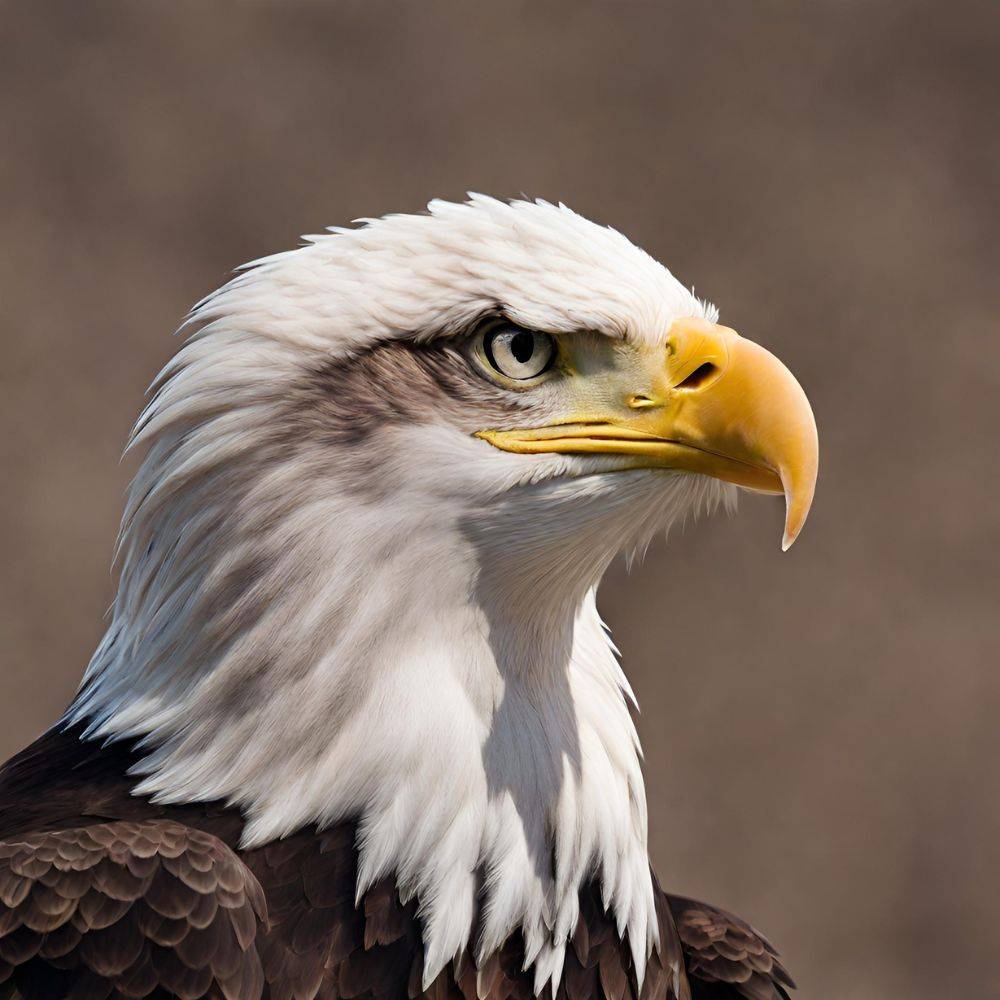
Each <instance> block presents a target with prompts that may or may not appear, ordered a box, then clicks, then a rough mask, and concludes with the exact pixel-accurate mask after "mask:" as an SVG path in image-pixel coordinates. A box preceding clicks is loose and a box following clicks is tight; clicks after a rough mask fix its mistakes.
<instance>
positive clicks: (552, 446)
mask: <svg viewBox="0 0 1000 1000" xmlns="http://www.w3.org/2000/svg"><path fill="white" fill-rule="evenodd" d="M646 367H647V368H648V367H652V368H653V369H654V370H652V371H648V372H645V373H644V377H643V378H642V384H640V385H632V386H630V387H628V388H627V389H624V390H623V391H622V392H620V393H617V392H616V393H615V395H618V397H619V398H616V399H605V400H603V401H602V405H599V406H597V408H596V411H595V412H593V413H588V414H587V415H581V416H580V417H579V418H578V419H577V418H574V419H572V420H571V421H568V422H565V423H558V424H554V425H550V426H548V427H537V428H529V429H520V430H487V431H481V432H480V433H479V436H480V437H482V438H485V439H486V440H487V441H489V442H490V443H491V444H493V445H495V446H496V447H498V448H502V449H503V450H504V451H512V452H519V453H522V454H542V453H547V452H561V453H568V454H606V455H627V456H632V457H634V458H635V459H636V460H637V461H636V462H635V464H634V466H632V467H649V468H669V469H679V470H684V471H687V472H697V473H701V474H703V475H706V476H712V477H714V478H716V479H722V480H725V481H726V482H730V483H736V484H737V485H738V486H744V487H747V488H749V489H753V490H759V491H762V492H765V493H784V495H785V532H784V538H783V540H782V549H783V550H787V549H788V548H789V546H790V545H791V544H792V542H794V541H795V538H796V536H797V535H798V533H799V531H801V529H802V525H803V524H805V520H806V516H807V515H808V513H809V508H810V506H811V504H812V499H813V492H814V490H815V486H816V472H817V468H818V463H819V446H818V440H817V435H816V422H815V420H814V419H813V414H812V409H811V408H810V406H809V401H808V399H806V395H805V393H804V392H803V391H802V387H801V386H800V385H799V383H798V382H797V381H796V380H795V378H794V377H793V375H792V374H791V372H789V370H788V369H787V368H786V367H785V366H784V365H783V364H782V363H781V362H780V361H779V360H778V359H777V358H776V357H775V356H774V355H773V354H771V353H770V352H769V351H766V350H765V349H764V348H763V347H760V346H759V345H757V344H755V343H753V342H752V341H749V340H745V339H744V338H742V337H740V336H739V334H737V333H736V332H735V331H734V330H730V329H728V328H727V327H723V326H717V325H714V324H711V323H708V322H706V321H705V320H702V319H694V318H691V319H682V320H678V321H677V322H676V323H674V325H673V327H671V330H670V333H669V335H668V338H667V347H666V354H665V357H664V355H663V354H662V353H658V355H657V356H656V358H655V360H653V359H651V360H650V363H649V364H647V365H646ZM633 381H634V377H633ZM591 409H594V406H593V404H592V403H591V404H590V405H589V406H588V410H591Z"/></svg>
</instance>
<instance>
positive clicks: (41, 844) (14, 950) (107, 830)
mask: <svg viewBox="0 0 1000 1000" xmlns="http://www.w3.org/2000/svg"><path fill="white" fill-rule="evenodd" d="M266 922H267V911H266V904H265V900H264V894H263V891H262V890H261V887H260V884H259V883H258V881H257V879H256V878H255V877H254V875H253V874H252V873H251V872H250V870H249V869H248V868H247V867H246V865H244V864H243V863H242V862H241V861H240V860H239V858H238V857H237V856H236V855H235V854H234V853H233V852H232V851H231V850H230V849H229V848H228V847H227V846H226V845H225V844H224V843H222V841H220V840H219V839H218V838H216V837H214V836H212V835H211V834H209V833H206V832H204V831H201V830H195V829H192V828H191V827H188V826H185V825H183V824H180V823H177V822H174V821H172V820H149V821H143V822H110V823H96V824H92V825H87V826H79V827H73V828H68V829H61V830H52V831H44V832H39V833H28V834H25V835H23V836H20V837H18V838H17V839H11V840H7V841H3V842H0V980H2V983H0V996H7V997H19V998H24V1000H35V998H38V1000H42V998H51V997H58V996H64V995H66V994H67V993H68V992H72V993H73V995H77V994H78V993H80V992H81V990H82V991H83V992H84V993H86V995H90V994H91V993H93V995H95V996H109V995H114V996H121V997H143V996H148V995H150V994H153V993H166V994H168V995H172V996H177V997H201V996H206V995H217V996H221V997H225V998H227V1000H255V998H257V997H260V995H261V993H262V991H263V988H264V977H263V970H262V967H261V962H260V957H259V955H258V951H257V947H256V939H257V937H258V935H259V934H260V932H261V929H262V928H263V927H265V926H266ZM88 985H89V989H84V987H86V986H88Z"/></svg>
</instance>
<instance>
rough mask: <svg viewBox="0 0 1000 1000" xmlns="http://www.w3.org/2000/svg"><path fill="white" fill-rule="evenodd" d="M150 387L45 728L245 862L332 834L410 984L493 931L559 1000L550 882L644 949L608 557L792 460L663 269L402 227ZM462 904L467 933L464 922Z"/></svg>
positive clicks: (497, 235)
mask: <svg viewBox="0 0 1000 1000" xmlns="http://www.w3.org/2000/svg"><path fill="white" fill-rule="evenodd" d="M187 326H188V329H189V330H191V331H193V332H192V333H191V335H190V336H189V337H188V339H187V340H186V342H185V343H184V345H183V346H182V347H181V349H180V350H179V351H178V353H177V354H176V356H175V357H174V359H173V360H172V361H171V362H170V363H169V364H168V365H167V366H166V368H165V369H164V370H163V372H161V374H160V375H159V376H158V378H157V379H156V381H155V382H154V385H153V390H152V398H151V400H150V402H149V404H148V406H147V407H146V409H145V412H144V413H143V414H142V415H141V417H140V419H139V421H138V424H137V426H136V430H135V433H134V436H133V441H132V447H133V448H140V449H144V451H145V457H144V459H143V461H142V464H141V466H140V468H139V470H138V473H137V475H136V477H135V479H134V481H133V484H132V487H131V491H130V494H129V498H128V503H127V507H126V511H125V515H124V519H123V524H122V532H121V539H120V567H121V571H120V581H119V589H118V595H117V599H116V602H115V605H114V610H113V614H112V618H111V623H110V625H109V628H108V631H107V633H106V635H105V637H104V639H103V641H102V643H101V645H100V646H99V648H98V649H97V651H96V653H95V654H94V657H93V660H92V661H91V664H90V667H89V668H88V671H87V674H86V677H85V680H84V683H83V685H82V687H81V690H80V692H79V694H78V696H77V698H76V700H75V701H74V703H73V705H72V706H71V708H70V709H69V711H68V713H67V721H68V722H74V723H83V724H85V725H86V727H87V729H86V732H87V734H88V736H90V737H92V738H96V739H124V738H135V739H139V740H140V741H141V743H140V746H141V747H142V748H143V751H144V753H145V757H144V759H143V760H142V763H141V764H140V765H139V768H138V772H139V773H138V775H137V778H136V782H137V784H136V788H135V791H136V793H137V794H146V795H151V796H154V797H155V798H156V799H157V800H159V801H164V802H190V801H199V800H206V799H223V800H226V801H228V802H230V803H231V804H233V805H236V806H238V807H239V808H240V809H242V810H243V812H244V815H245V817H246V827H245V831H244V843H245V844H247V845H253V844H259V843H263V842H266V841H267V840H269V839H272V838H274V837H278V836H282V835H284V834H287V833H290V832H292V831H294V830H296V829H299V828H300V827H302V826H303V825H306V824H316V825H318V826H320V827H322V826H324V825H327V824H330V823H334V822H339V821H342V820H346V819H350V820H354V821H356V822H357V824H358V831H359V834H358V838H359V839H358V848H359V852H360V864H359V873H358V892H359V893H361V892H363V891H364V889H365V888H366V887H368V886H370V885H371V884H372V883H373V882H374V881H375V880H376V879H378V878H381V877H383V876H385V875H387V874H391V875H393V877H394V878H395V879H396V883H397V885H398V886H399V888H400V892H401V894H402V895H403V897H404V898H410V897H416V898H417V899H418V900H419V905H420V912H421V916H422V919H423V923H424V927H425V940H426V947H427V954H426V958H425V978H426V979H427V981H428V982H430V981H431V980H432V979H433V977H434V975H436V974H437V971H438V970H439V969H440V968H441V967H442V966H443V964H444V963H445V962H447V961H448V960H449V959H451V958H452V957H453V956H454V955H456V954H458V953H460V952H461V950H462V949H463V948H465V947H466V946H470V934H471V933H472V928H473V926H477V927H478V928H479V929H478V932H477V933H478V935H479V938H478V940H477V941H475V942H471V945H472V946H474V947H475V948H476V949H478V951H479V953H481V954H490V953H491V950H493V949H495V948H496V947H497V946H498V942H500V943H502V942H503V940H505V939H506V937H507V936H508V935H509V934H511V933H513V932H514V931H518V930H520V931H521V932H522V933H523V935H524V940H525V949H526V956H527V960H528V961H529V963H535V967H536V977H537V982H538V983H540V984H544V983H545V982H546V981H549V980H552V981H553V982H555V981H557V980H558V976H559V970H560V968H561V961H562V952H563V949H564V948H565V944H566V941H567V939H568V937H569V935H570V933H571V931H572V929H573V927H574V926H575V922H576V918H577V913H578V898H579V889H580V887H581V885H582V884H583V883H584V882H585V881H587V880H589V879H593V880H596V881H598V882H599V883H600V885H601V891H602V893H603V896H604V899H605V902H606V904H607V906H608V908H609V910H611V911H612V912H613V913H614V914H615V917H616V920H617V921H618V925H619V929H620V930H621V931H622V932H626V931H627V933H628V939H629V942H630V945H631V947H632V949H633V951H634V956H635V962H636V968H637V969H638V970H639V974H640V976H641V970H642V967H643V963H644V961H645V958H646V955H647V954H648V952H649V949H651V948H652V947H654V946H655V945H656V934H657V932H656V926H657V925H656V920H655V913H654V900H653V893H652V890H651V885H650V875H649V865H648V858H647V856H646V802H645V792H644V786H643V779H642V774H641V770H640V767H639V754H638V742H637V739H636V734H635V730H634V727H633V724H632V720H631V717H630V714H629V709H628V704H627V703H628V700H629V698H630V692H629V689H628V685H627V682H626V680H625V678H624V676H623V674H622V672H621V670H620V669H619V666H618V663H617V661H616V659H615V656H614V652H613V649H612V648H611V646H610V643H609V641H608V639H607V636H606V634H605V632H604V630H603V627H602V625H601V623H600V620H599V618H598V616H597V611H596V607H595V604H594V591H595V588H596V586H597V584H598V582H599V580H600V578H601V575H602V573H603V572H604V570H605V568H606V567H607V565H608V563H609V561H610V560H611V559H612V558H613V556H614V555H615V553H616V552H618V551H620V550H622V549H626V550H627V549H633V548H635V547H636V546H642V545H643V544H644V543H645V542H646V541H647V540H648V539H649V538H650V537H651V536H652V535H653V533H655V532H657V531H659V530H662V529H664V528H665V527H667V526H668V525H669V523H670V522H671V521H672V520H673V519H675V518H676V517H678V516H681V515H684V514H686V513H688V512H690V511H692V510H696V509H698V508H701V507H710V506H712V505H714V504H715V503H717V502H718V501H719V500H720V498H725V497H727V496H730V495H731V494H732V493H733V492H734V491H735V490H736V488H738V487H742V488H746V489H752V490H757V491H763V492H768V493H776V494H780V493H783V494H784V496H785V500H786V520H785V533H784V541H783V544H784V546H785V547H786V548H787V546H788V545H790V544H791V543H792V541H793V540H794V539H795V537H796V535H797V534H798V532H799V530H800V529H801V527H802V524H803V522H804V521H805V518H806V515H807V513H808V510H809V505H810V502H811V499H812V494H813V486H814V482H815V478H816V469H817V442H816V429H815V424H814V422H813V417H812V413H811V411H810V408H809V404H808V402H807V401H806V398H805V395H804V394H803V392H802V389H801V388H800V387H799V385H798V383H797V382H796V381H795V379H794V378H793V377H792V376H791V374H790V373H789V372H788V370H787V369H786V368H785V367H784V366H783V365H782V364H781V362H780V361H778V360H777V359H776V358H775V357H773V356H772V355H771V354H770V353H768V352H767V351H766V350H764V349H763V348H762V347H759V346H757V345H756V344H754V343H752V342H751V341H749V340H746V339H744V338H742V337H740V336H739V335H738V334H737V333H735V332H734V331H733V330H731V329H728V328H727V327H724V326H720V325H719V324H718V322H717V315H716V311H715V309H714V308H713V307H711V306H709V305H707V304H706V303H704V302H702V301H700V300H699V299H697V298H696V297H695V296H694V295H693V293H691V292H690V291H688V290H687V289H686V288H685V287H684V286H682V285H681V284H680V283H679V282H678V281H677V280H676V279H675V278H674V277H673V276H672V275H671V274H670V273H669V272H668V271H667V270H666V269H665V268H664V267H663V266H661V265H660V264H659V263H657V262H656V261H654V260H653V259H652V258H651V257H649V256H648V255H647V254H646V253H644V252H643V251H641V250H639V249H638V248H636V247H635V246H634V245H633V244H631V243H630V242H629V241H628V240H627V239H626V238H625V237H624V236H622V235H620V234H619V233H617V232H615V231H613V230H611V229H606V228H602V227H600V226H597V225H595V224H594V223H592V222H589V221H587V220H586V219H583V218H581V217H580V216H578V215H576V214H574V213H573V212H571V211H570V210H569V209H567V208H566V207H564V206H562V205H560V206H554V205H550V204H545V203H541V202H538V203H528V202H516V203H512V204H508V203H503V202H499V201H496V200H493V199H490V198H485V197H480V196H473V197H471V199H470V200H469V201H468V202H467V203H465V204H449V203H444V202H433V203H431V205H430V206H429V210H428V212H427V214H425V215H419V216H417V215H398V216H390V217H386V218H382V219H377V220H365V221H364V223H363V224H362V225H360V226H359V227H357V228H352V229H347V230H342V229H337V230H333V231H331V232H330V233H328V234H324V235H322V236H316V237H312V238H310V239H309V240H308V241H307V242H306V244H305V245H304V246H302V247H300V248H299V249H296V250H293V251H290V252H288V253H282V254H278V255H276V256H273V257H268V258H265V259H263V260H260V261H257V262H256V263H254V264H253V265H248V266H247V267H246V268H244V269H243V270H242V271H241V272H239V274H238V275H237V277H235V278H234V279H233V280H232V281H230V282H229V283H228V284H227V285H225V286H224V287H223V288H221V289H220V290H219V291H217V292H216V293H214V294H213V295H210V296H209V297H208V298H207V299H205V300H204V301H203V302H201V303H200V304H199V305H198V306H197V307H196V308H195V309H194V311H193V313H192V315H191V316H190V318H189V320H188V324H187ZM477 915H478V916H477Z"/></svg>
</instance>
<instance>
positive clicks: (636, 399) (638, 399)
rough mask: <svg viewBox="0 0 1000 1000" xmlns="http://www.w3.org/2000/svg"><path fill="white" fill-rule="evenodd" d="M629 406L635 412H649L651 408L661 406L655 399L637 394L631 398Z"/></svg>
mask: <svg viewBox="0 0 1000 1000" xmlns="http://www.w3.org/2000/svg"><path fill="white" fill-rule="evenodd" d="M628 405H629V407H630V408H631V409H633V410H648V409H649V408H650V407H652V406H659V405H660V404H659V403H657V402H656V400H655V399H650V398H649V396H645V395H643V394H642V393H636V395H634V396H629V398H628Z"/></svg>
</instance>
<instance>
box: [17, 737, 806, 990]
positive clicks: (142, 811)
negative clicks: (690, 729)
mask: <svg viewBox="0 0 1000 1000" xmlns="http://www.w3.org/2000/svg"><path fill="white" fill-rule="evenodd" d="M136 760H137V756H136V755H135V754H134V753H133V752H132V750H131V748H130V747H128V746H126V745H123V744H116V745H112V746H104V747H102V746H99V745H98V744H95V743H86V742H81V741H80V739H79V734H78V732H74V731H69V732H60V731H55V730H54V731H51V732H49V733H47V734H46V735H45V736H43V737H42V738H41V739H40V740H38V741H37V742H36V743H35V744H33V745H32V746H31V747H29V748H28V749H26V750H24V751H23V752H22V753H20V754H19V755H18V756H16V757H14V758H13V759H12V760H10V761H9V762H8V763H7V764H6V765H5V766H4V768H3V769H2V771H0V803H2V806H0V997H10V998H24V1000H56V998H61V997H66V998H70V997H74V998H75V997H79V998H95V1000H98V998H100V1000H104V998H126V997H128V998H132V997H135V998H139V997H150V998H154V997H155V998H162V997H185V998H192V1000H194V998H201V997H220V998H221V997H224V998H227V1000H256V998H259V997H267V998H271V1000H293V998H294V1000H309V998H314V997H315V998H330V1000H332V998H335V997H336V998H345V1000H352V998H359V1000H362V998H364V1000H377V998H383V997H386V998H389V997H392V998H400V1000H414V998H416V997H417V996H420V995H426V996H429V997H432V998H435V1000H508V998H516V1000H529V998H531V997H532V995H533V993H532V977H531V975H530V974H529V973H527V972H524V971H523V969H522V966H523V964H524V955H523V946H522V943H521V941H520V939H519V938H518V937H517V936H515V937H512V938H511V939H510V940H508V941H507V943H506V944H505V945H504V946H503V948H502V949H500V951H499V952H497V953H496V954H494V955H492V956H491V957H490V958H489V960H488V961H486V962H485V963H484V964H483V966H482V968H479V969H477V968H476V967H475V965H474V963H473V962H472V960H471V958H469V957H468V956H463V958H462V959H460V960H459V961H458V962H456V963H453V964H452V965H450V966H449V967H448V968H446V969H445V970H444V971H443V972H442V973H441V974H440V975H439V976H438V978H437V979H436V980H435V981H434V983H433V984H432V985H431V987H430V988H429V989H428V990H427V992H426V994H423V991H422V989H421V979H422V967H421V966H422V943H421V929H420V921H419V919H418V917H417V915H416V906H415V904H414V903H412V902H411V903H407V904H405V905H404V904H402V903H401V902H400V900H399V896H398V894H397V892H396V889H395V886H394V885H393V883H392V882H391V881H390V880H387V881H384V882H381V883H379V884H378V885H376V886H374V887H373V888H372V889H370V890H369V891H368V892H367V893H366V894H365V896H364V898H363V899H362V900H361V902H360V905H358V906H356V905H355V899H354V887H355V881H356V875H357V852H356V849H355V829H354V827H353V826H352V825H351V824H346V823H345V824H341V825H338V826H336V827H333V828H331V829H328V830H324V831H322V832H318V831H316V830H315V829H309V830H302V831H299V832H298V833H295V834H294V835H292V836H290V837H287V838H285V839H283V840H280V841H275V842H272V843H270V844H268V845H266V846H264V847H260V848H256V849H253V850H239V849H238V846H237V845H238V842H239V838H240V834H241V832H242V828H243V819H242V817H241V815H240V813H239V812H238V811H237V810H235V809H232V808H227V807H226V806H225V805H223V804H220V803H203V804H194V805H185V806H164V805H157V804H155V803H151V802H149V801H148V800H147V799H143V798H137V797H134V796H132V795H131V794H130V787H131V786H132V784H134V779H132V778H129V777H128V774H127V771H128V769H129V768H130V767H131V766H132V765H133V764H134V763H135V761H136ZM656 891H657V894H658V907H657V910H658V915H659V920H660V940H661V949H660V953H659V954H657V953H654V955H653V956H652V959H651V960H650V963H649V966H648V968H647V973H646V979H645V983H644V985H643V989H642V992H641V996H642V998H644V1000H645V998H648V1000H654V998H656V1000H685V998H688V997H691V998H694V1000H698V998H706V1000H707V998H724V997H732V998H739V997H743V998H747V1000H777V998H780V997H786V996H787V994H786V992H785V987H788V986H791V985H792V982H791V979H790V978H789V977H788V974H787V973H786V972H785V970H784V968H783V967H782V966H781V964H780V962H779V961H778V959H777V955H776V952H775V951H774V949H773V948H772V947H771V945H770V944H768V943H767V941H766V940H764V938H762V937H761V936H760V935H759V934H757V933H756V932H755V931H754V930H753V929H752V928H751V927H750V926H749V925H747V924H746V923H744V922H743V921H742V920H740V919H739V918H738V917H734V916H732V915H730V914H727V913H725V912H723V911H721V910H718V909H716V908H714V907H711V906H708V905H706V904H703V903H697V902H694V901H692V900H687V899H681V898H679V897H672V896H668V895H667V894H665V893H662V892H661V891H660V890H659V888H658V887H657V890H656ZM548 992H550V991H549V990H548V988H547V989H546V993H548ZM637 994H638V990H637V984H636V979H635V974H634V971H633V968H632V963H631V959H630V957H629V950H628V946H627V942H623V941H622V940H621V939H620V938H619V937H618V934H617V932H616V929H615V925H614V922H613V920H612V919H611V918H610V917H609V916H608V915H607V914H606V913H605V912H604V909H603V907H602V906H601V903H600V894H599V891H598V889H597V887H596V886H593V885H592V886H588V887H587V888H586V889H585V890H584V892H583V894H582V898H581V917H580V922H579V924H578V926H577V929H576V932H575V933H574V935H573V939H572V942H571V945H570V947H568V948H567V952H566V962H565V969H564V973H563V978H562V982H561V984H560V986H559V990H558V997H557V998H556V1000H560V998H566V1000H590V998H594V997H601V998H604V1000H626V998H628V1000H634V998H636V997H637Z"/></svg>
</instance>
